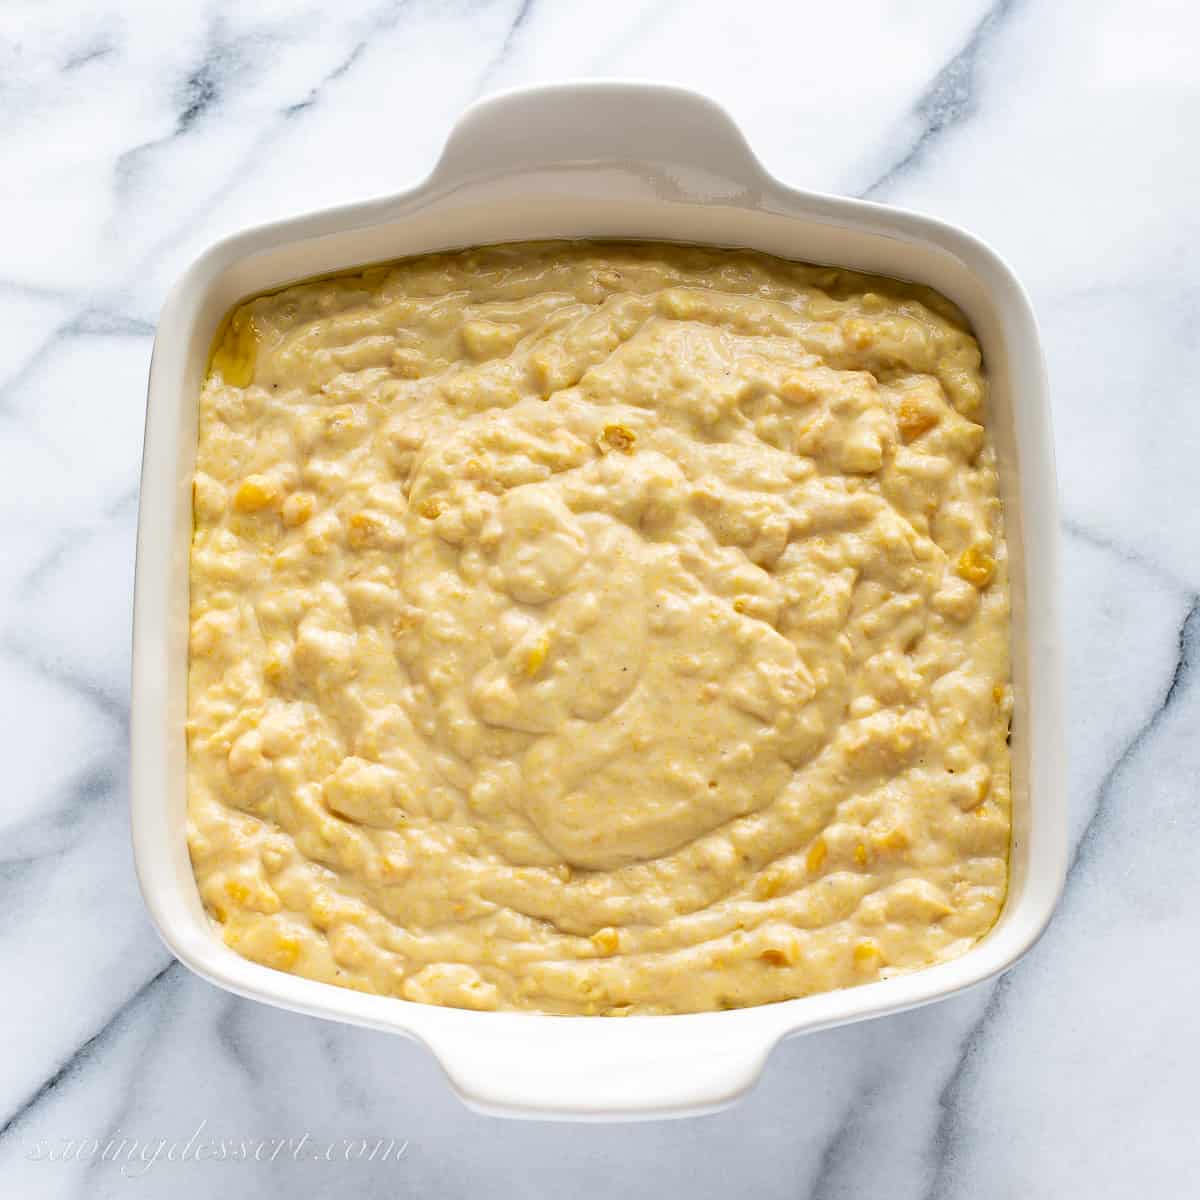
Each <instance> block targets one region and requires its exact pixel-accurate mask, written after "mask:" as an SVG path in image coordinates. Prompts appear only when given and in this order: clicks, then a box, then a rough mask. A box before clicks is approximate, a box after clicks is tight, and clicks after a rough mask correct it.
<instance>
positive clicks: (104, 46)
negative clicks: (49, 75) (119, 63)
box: [62, 38, 117, 73]
mask: <svg viewBox="0 0 1200 1200" xmlns="http://www.w3.org/2000/svg"><path fill="white" fill-rule="evenodd" d="M116 49H117V46H116V43H115V42H113V41H111V40H109V39H107V38H101V39H97V40H96V41H95V42H93V43H92V44H91V45H90V46H88V47H87V48H86V49H84V50H80V51H79V52H78V53H77V54H72V55H71V57H70V58H68V59H66V61H65V62H64V63H63V65H62V69H63V70H64V71H66V72H68V73H70V72H73V71H78V70H79V69H80V68H81V67H86V66H89V65H90V64H91V63H94V62H99V61H100V60H101V59H105V58H108V57H109V56H110V55H112V54H115V53H116Z"/></svg>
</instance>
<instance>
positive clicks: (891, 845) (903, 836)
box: [875, 828, 911, 850]
mask: <svg viewBox="0 0 1200 1200" xmlns="http://www.w3.org/2000/svg"><path fill="white" fill-rule="evenodd" d="M910 844H911V843H910V841H909V837H908V834H907V833H905V832H904V830H903V829H898V828H897V829H889V830H888V831H887V832H886V833H881V834H880V835H879V836H878V837H877V838H875V845H876V847H877V848H878V849H880V850H905V849H907V848H908V846H909V845H910Z"/></svg>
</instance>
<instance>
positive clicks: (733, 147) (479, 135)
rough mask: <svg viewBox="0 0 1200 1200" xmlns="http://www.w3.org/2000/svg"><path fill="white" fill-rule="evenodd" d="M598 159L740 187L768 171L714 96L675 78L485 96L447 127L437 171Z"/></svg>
mask: <svg viewBox="0 0 1200 1200" xmlns="http://www.w3.org/2000/svg"><path fill="white" fill-rule="evenodd" d="M601 161H602V162H605V163H606V164H609V165H614V164H624V163H630V164H647V165H650V166H652V167H654V168H656V169H657V170H658V171H660V172H661V171H663V170H664V169H667V168H671V167H677V168H687V169H689V170H693V171H697V172H702V173H703V174H705V175H709V176H713V177H715V178H717V179H720V180H722V181H724V182H725V183H726V184H732V185H733V186H734V187H735V188H736V189H739V190H741V189H745V188H749V187H755V186H761V185H762V184H763V183H764V182H767V181H768V180H769V176H768V175H767V174H766V172H765V171H764V169H763V167H762V164H761V163H760V162H759V161H758V159H757V158H756V157H755V155H754V151H753V150H751V149H750V146H749V145H748V144H747V142H746V139H745V138H744V137H743V136H742V131H741V130H740V129H739V128H738V126H737V124H736V123H735V122H734V120H733V118H732V117H730V115H729V114H728V113H727V112H726V111H725V110H724V109H723V108H722V107H721V106H720V105H719V104H717V103H716V101H714V100H711V99H710V98H709V97H707V96H703V95H700V94H699V93H698V92H692V91H689V90H688V89H686V88H681V87H675V86H673V85H671V84H662V83H638V82H622V81H618V80H607V81H595V82H582V83H556V84H547V85H545V86H538V87H529V88H520V89H517V90H515V91H511V92H501V93H499V94H498V95H496V96H492V97H488V98H486V99H484V100H480V101H478V102H477V103H476V104H474V105H472V106H471V107H470V108H469V109H467V111H466V112H465V113H463V115H462V116H461V117H460V118H459V120H458V122H457V124H456V125H455V126H454V128H453V129H452V130H451V131H450V136H449V138H448V139H447V141H446V146H445V149H444V150H443V151H442V156H441V158H440V159H439V160H438V164H437V166H436V168H435V169H434V174H433V179H434V180H435V181H437V182H441V183H451V182H456V181H459V180H462V179H466V178H470V177H475V176H479V175H486V174H490V173H492V172H497V171H504V172H511V171H513V170H514V169H518V170H520V169H525V170H530V169H535V168H537V167H539V166H546V165H549V164H555V165H559V166H561V165H563V164H566V163H573V162H579V163H584V162H601Z"/></svg>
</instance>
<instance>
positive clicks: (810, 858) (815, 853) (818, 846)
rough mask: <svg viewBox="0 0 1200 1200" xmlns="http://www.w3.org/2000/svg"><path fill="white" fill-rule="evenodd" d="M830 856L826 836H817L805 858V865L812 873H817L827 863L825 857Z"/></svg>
mask: <svg viewBox="0 0 1200 1200" xmlns="http://www.w3.org/2000/svg"><path fill="white" fill-rule="evenodd" d="M828 857H829V847H828V846H826V845H825V839H824V838H817V840H816V841H815V842H813V844H812V845H811V846H810V847H809V850H808V854H807V855H806V856H805V858H804V865H805V866H806V867H807V868H808V873H809V874H810V875H815V874H816V873H817V872H818V871H819V870H820V869H821V867H822V866H823V865H824V863H825V859H826V858H828Z"/></svg>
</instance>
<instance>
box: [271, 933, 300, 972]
mask: <svg viewBox="0 0 1200 1200" xmlns="http://www.w3.org/2000/svg"><path fill="white" fill-rule="evenodd" d="M265 957H266V959H267V965H268V966H272V967H275V968H276V970H280V971H287V970H290V969H291V968H292V967H293V966H295V964H296V959H297V958H299V957H300V943H299V942H298V941H297V940H296V939H295V938H294V937H287V936H284V935H280V936H279V937H277V938H276V939H275V942H274V944H273V945H272V946H271V948H270V950H269V951H268V952H267V954H266V955H265Z"/></svg>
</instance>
